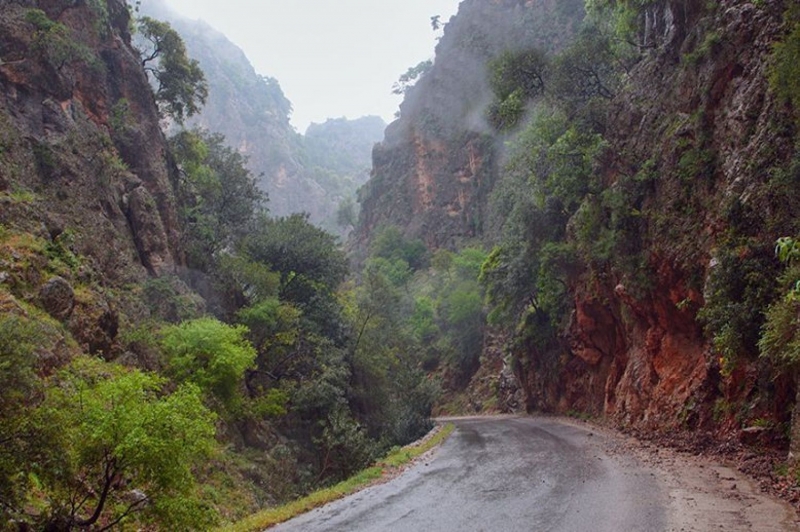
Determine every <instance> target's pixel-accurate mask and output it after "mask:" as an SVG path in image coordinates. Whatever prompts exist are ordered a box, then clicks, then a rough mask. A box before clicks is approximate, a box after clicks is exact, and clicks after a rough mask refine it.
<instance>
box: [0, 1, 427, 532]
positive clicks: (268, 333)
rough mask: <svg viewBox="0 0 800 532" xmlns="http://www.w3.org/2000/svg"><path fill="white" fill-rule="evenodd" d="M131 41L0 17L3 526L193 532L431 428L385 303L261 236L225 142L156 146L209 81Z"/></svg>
mask: <svg viewBox="0 0 800 532" xmlns="http://www.w3.org/2000/svg"><path fill="white" fill-rule="evenodd" d="M134 26H135V25H134V24H132V20H131V14H130V12H129V9H128V7H127V6H126V5H125V4H124V3H123V2H121V1H118V0H109V1H107V2H106V1H99V2H95V1H92V2H86V3H79V4H75V3H74V2H66V1H65V2H41V3H33V4H31V5H27V4H18V3H15V4H10V5H5V6H4V7H3V9H1V10H0V30H2V31H0V35H2V38H0V53H2V61H0V86H1V87H2V93H3V94H4V96H3V98H2V99H0V163H1V164H0V202H2V208H1V209H0V378H1V379H2V383H3V385H2V387H0V388H2V390H0V430H2V436H0V443H2V445H0V528H2V529H15V528H19V527H32V528H36V529H58V530H70V529H89V528H91V529H110V528H123V529H127V528H163V529H170V530H181V529H208V528H209V527H211V526H213V525H214V524H215V523H219V522H220V521H221V520H231V519H235V518H236V517H240V516H242V515H245V514H247V513H250V512H252V511H255V510H257V509H259V508H261V507H263V506H267V505H271V504H274V503H275V502H280V501H285V500H288V499H291V498H294V497H296V496H297V495H300V494H303V493H305V492H307V491H309V490H311V489H313V488H316V487H320V486H326V485H329V484H332V483H335V482H336V481H339V480H341V479H343V478H345V477H346V476H348V475H349V474H350V473H352V472H354V471H357V470H360V469H361V468H363V467H365V466H366V465H368V464H369V463H371V462H372V461H373V460H374V459H375V458H376V457H378V456H379V455H380V454H384V453H385V451H387V450H388V449H390V448H392V447H393V446H395V445H402V444H405V443H408V442H409V441H412V440H414V439H415V438H417V437H419V436H421V435H422V434H424V433H425V432H426V431H427V430H428V429H429V428H430V426H431V424H430V420H429V414H430V410H431V405H432V402H433V400H434V397H435V393H436V388H435V386H433V385H432V384H431V383H430V382H429V381H428V379H427V378H426V377H425V375H424V373H423V372H422V371H421V370H420V369H419V365H418V363H417V362H416V360H415V359H413V358H412V357H413V356H415V354H414V353H413V352H410V351H408V350H407V349H406V347H407V346H406V345H402V348H400V347H398V344H397V342H396V341H395V340H394V339H393V337H392V336H391V335H390V333H391V332H392V331H391V330H390V329H388V328H385V330H382V329H381V328H380V327H379V324H382V325H388V324H393V321H392V319H391V317H390V316H389V315H388V314H386V313H389V312H391V311H392V309H391V307H386V306H384V305H382V304H381V303H379V301H378V300H379V299H380V298H381V297H385V296H388V295H389V294H385V293H382V292H379V291H377V290H378V287H376V288H375V289H374V290H373V289H370V288H368V287H366V286H361V285H358V286H356V285H354V284H351V285H346V284H344V281H345V279H346V277H347V276H348V270H349V267H348V262H347V260H346V257H345V255H344V252H343V251H342V249H341V245H340V243H339V242H338V240H337V238H336V237H334V236H333V235H331V234H329V233H326V232H325V231H323V230H321V229H319V228H317V227H315V226H314V225H312V224H311V223H310V222H309V220H308V217H307V216H305V215H301V214H294V215H290V216H286V217H271V216H270V214H269V212H268V210H267V207H266V205H267V204H266V198H265V197H264V194H263V193H262V192H261V191H260V190H259V189H258V187H257V185H256V179H255V177H254V176H253V175H252V174H251V173H250V172H249V171H248V170H247V169H246V162H247V160H246V158H245V157H243V156H242V155H240V153H239V152H237V151H235V150H233V149H232V148H230V147H228V146H227V144H226V141H225V139H224V138H223V137H222V136H220V135H218V134H212V133H208V132H206V131H202V130H193V129H190V130H180V131H177V132H175V133H174V134H173V135H172V136H171V138H169V139H168V138H166V137H165V136H164V134H163V133H162V132H161V130H160V128H159V121H160V120H161V119H162V118H163V117H164V116H165V115H166V116H171V118H172V119H174V120H177V121H178V122H180V121H181V120H182V119H183V118H187V117H189V116H190V115H192V114H194V113H195V112H196V111H197V110H198V109H199V106H200V104H201V103H202V101H203V100H204V99H205V96H206V94H205V82H204V77H203V75H202V72H200V71H199V69H198V64H197V63H195V62H194V61H193V60H191V59H189V58H188V57H187V56H186V54H185V48H184V46H183V43H182V41H180V39H179V37H178V36H177V33H175V31H174V30H173V29H172V28H171V27H170V26H169V25H168V24H165V23H160V22H156V21H155V20H153V19H143V21H142V24H141V28H142V29H143V31H145V33H147V35H148V36H150V37H151V38H152V39H153V40H152V41H151V42H152V43H153V44H154V45H155V47H156V49H155V50H154V49H152V48H149V49H145V50H136V49H135V48H134V47H133V46H132V45H131V35H130V33H129V32H130V31H131V28H133V27H134ZM159 60H160V61H159ZM151 61H155V62H154V63H152V62H151ZM143 65H144V66H143ZM151 67H152V69H153V75H155V76H156V80H157V81H160V85H159V83H155V84H154V85H153V84H151V83H150V82H149V81H148V78H147V74H146V68H151ZM150 81H152V80H150ZM159 87H160V90H159ZM210 88H211V89H213V85H210ZM210 96H211V93H209V97H210ZM21 109H25V111H24V112H22V111H20V110H21ZM159 110H160V111H161V113H159ZM28 111H31V112H28ZM330 127H331V128H332V129H336V124H330ZM320 128H321V129H323V128H324V126H320ZM345 129H346V128H345ZM321 133H322V132H321ZM354 134H356V135H357V133H354ZM345 136H346V135H345V134H343V135H341V136H337V135H333V136H330V135H325V134H320V135H317V137H316V141H315V142H316V144H314V149H315V150H317V151H318V152H319V153H320V154H322V155H320V157H333V155H334V153H336V152H342V151H343V150H342V149H341V146H340V145H339V144H337V143H341V142H348V141H347V140H346V139H345ZM329 162H330V164H334V163H335V164H338V165H340V166H341V167H342V168H344V167H345V166H347V164H349V163H348V161H342V160H336V161H329ZM326 164H327V163H326ZM348 170H349V169H348ZM372 309H377V310H372ZM365 316H369V317H365Z"/></svg>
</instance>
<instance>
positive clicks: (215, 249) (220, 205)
mask: <svg viewBox="0 0 800 532" xmlns="http://www.w3.org/2000/svg"><path fill="white" fill-rule="evenodd" d="M169 142H170V147H171V148H172V153H173V154H174V156H175V159H176V162H177V163H178V166H179V168H180V170H181V177H182V179H181V183H180V194H181V196H182V200H183V203H184V208H183V211H182V213H181V214H182V218H183V223H184V226H185V232H184V233H185V234H184V238H185V246H186V251H187V254H188V258H187V262H188V263H189V266H191V267H192V268H195V269H199V270H201V271H204V272H209V270H210V269H211V268H212V266H213V265H214V263H215V260H216V258H217V256H218V254H219V252H220V251H222V250H230V249H232V248H233V247H234V244H235V243H236V242H238V241H239V240H240V239H241V238H243V237H244V236H245V235H246V234H247V233H249V232H250V230H251V229H252V226H253V224H254V223H255V220H256V217H257V214H258V213H259V212H261V211H262V210H263V209H264V202H265V199H266V198H265V196H264V194H263V193H262V192H261V191H260V190H259V189H258V187H257V186H256V183H255V180H254V179H253V175H252V174H251V173H250V171H249V170H248V169H247V167H246V164H247V159H246V158H245V157H244V156H242V155H241V154H240V153H238V152H237V151H235V150H233V149H231V148H230V147H229V146H227V145H226V144H225V137H223V136H222V135H219V134H212V133H208V132H207V131H202V130H192V131H181V132H180V133H178V134H177V135H175V136H174V137H172V138H171V139H170V141H169Z"/></svg>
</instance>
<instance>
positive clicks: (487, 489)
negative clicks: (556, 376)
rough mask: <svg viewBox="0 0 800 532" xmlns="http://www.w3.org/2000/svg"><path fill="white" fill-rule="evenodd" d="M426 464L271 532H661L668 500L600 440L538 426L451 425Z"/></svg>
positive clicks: (518, 421) (504, 421)
mask: <svg viewBox="0 0 800 532" xmlns="http://www.w3.org/2000/svg"><path fill="white" fill-rule="evenodd" d="M455 422H456V430H455V432H453V434H452V436H450V438H449V439H448V440H447V441H446V442H445V443H444V445H442V447H441V448H440V449H439V450H438V451H436V453H435V454H434V455H433V456H432V457H431V458H430V459H428V460H427V461H424V462H420V463H418V464H416V465H415V466H413V467H412V468H410V469H409V470H408V471H406V472H405V473H403V474H402V475H400V476H399V477H397V478H395V479H394V480H392V481H390V482H388V483H386V484H381V485H377V486H373V487H371V488H369V489H367V490H364V491H362V492H360V493H357V494H354V495H351V496H350V497H347V498H344V499H341V500H339V501H336V502H334V503H331V504H329V505H327V506H325V507H323V508H320V509H317V510H314V511H312V512H310V513H307V514H305V515H302V516H299V517H297V518H295V519H293V520H291V521H288V522H286V523H284V524H282V525H279V526H277V527H275V528H273V529H271V530H273V531H278V532H290V531H298V532H299V531H302V532H315V531H341V532H358V531H392V532H402V531H408V532H420V531H431V532H437V531H442V532H444V531H447V532H449V531H471V532H479V531H486V532H490V531H491V532H493V531H503V532H514V531H536V532H539V531H551V532H576V531H593V532H624V531H635V532H647V531H653V532H661V531H664V530H666V529H667V515H666V508H668V506H669V500H668V499H669V497H668V494H667V493H666V492H665V490H664V489H663V487H662V486H661V485H660V484H659V483H658V481H657V479H656V478H655V476H654V474H653V473H652V471H651V470H649V469H646V468H644V467H643V466H641V465H639V464H637V463H636V462H634V461H633V460H632V459H626V458H622V457H620V456H611V455H610V454H608V453H607V452H606V451H605V449H606V448H607V446H606V445H605V444H604V441H603V439H604V438H603V437H602V436H599V435H595V434H593V433H592V432H590V431H589V430H587V429H584V428H580V427H577V426H573V425H570V424H564V423H560V422H558V421H556V420H551V419H541V418H529V417H519V418H472V419H462V420H456V421H455Z"/></svg>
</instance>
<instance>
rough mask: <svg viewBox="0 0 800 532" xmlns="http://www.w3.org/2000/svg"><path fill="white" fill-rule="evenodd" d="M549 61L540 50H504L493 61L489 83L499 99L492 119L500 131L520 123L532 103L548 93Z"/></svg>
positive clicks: (490, 117) (494, 106)
mask: <svg viewBox="0 0 800 532" xmlns="http://www.w3.org/2000/svg"><path fill="white" fill-rule="evenodd" d="M547 68H548V61H547V58H546V57H545V55H544V53H542V52H541V51H540V50H536V49H533V50H526V51H522V52H510V51H507V52H504V53H503V54H501V55H500V56H499V57H497V58H495V59H493V60H492V61H491V62H490V63H489V84H490V85H491V88H492V92H494V95H495V101H494V102H493V103H492V105H491V106H490V107H489V111H488V114H489V121H490V122H491V123H492V125H493V126H494V127H495V128H496V129H498V130H507V129H511V128H513V127H515V126H517V125H518V124H519V122H520V121H521V120H522V117H523V116H524V114H525V111H526V110H527V105H528V102H529V101H530V100H532V99H534V98H536V97H538V96H541V95H542V94H544V90H545V81H546V75H547Z"/></svg>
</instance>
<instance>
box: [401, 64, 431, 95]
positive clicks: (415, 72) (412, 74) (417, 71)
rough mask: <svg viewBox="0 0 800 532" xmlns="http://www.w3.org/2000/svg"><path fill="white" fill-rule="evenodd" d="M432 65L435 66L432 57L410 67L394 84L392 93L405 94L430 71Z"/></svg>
mask: <svg viewBox="0 0 800 532" xmlns="http://www.w3.org/2000/svg"><path fill="white" fill-rule="evenodd" d="M431 67H433V61H431V60H430V59H428V60H426V61H421V62H419V63H417V65H416V66H413V67H410V68H409V69H408V70H407V71H406V72H405V73H404V74H403V75H402V76H400V78H399V79H398V80H397V82H396V83H395V84H394V85H392V94H398V95H402V94H405V93H406V91H407V90H408V89H410V88H411V87H413V86H414V83H416V82H417V81H418V80H419V79H420V78H421V77H422V76H424V75H425V74H427V73H428V71H430V69H431Z"/></svg>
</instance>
